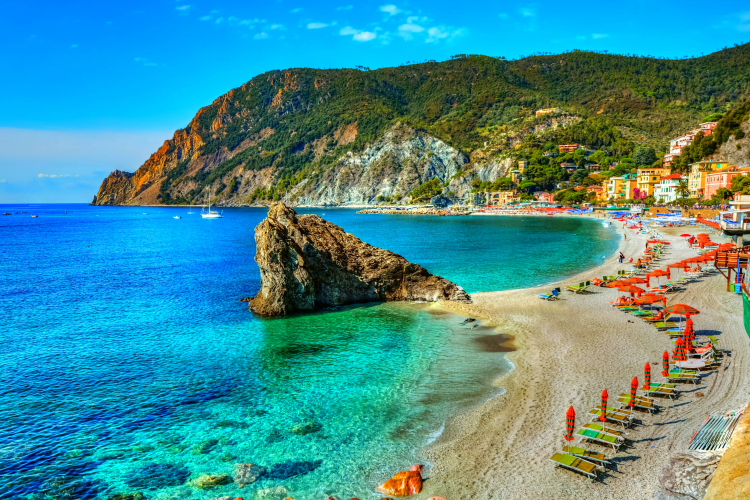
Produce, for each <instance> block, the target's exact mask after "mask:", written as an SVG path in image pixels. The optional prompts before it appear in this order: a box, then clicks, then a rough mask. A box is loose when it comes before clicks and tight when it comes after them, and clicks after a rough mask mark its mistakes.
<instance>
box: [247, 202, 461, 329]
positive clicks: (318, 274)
mask: <svg viewBox="0 0 750 500" xmlns="http://www.w3.org/2000/svg"><path fill="white" fill-rule="evenodd" d="M255 240H256V244H257V253H256V256H255V260H256V261H257V262H258V266H259V267H260V273H261V279H262V287H261V290H260V293H258V295H257V296H256V297H254V298H252V299H251V301H250V307H251V308H252V309H253V311H255V312H256V313H258V314H262V315H267V316H283V315H287V314H290V313H293V312H296V311H312V310H314V309H320V308H325V307H331V306H342V305H347V304H356V303H364V302H385V301H396V300H410V301H428V302H432V301H438V300H455V301H469V300H470V297H469V295H468V294H467V293H466V292H465V291H464V290H463V289H462V288H460V287H459V286H457V285H456V284H455V283H452V282H450V281H448V280H446V279H444V278H441V277H440V276H435V275H433V274H430V273H429V272H428V271H427V270H426V269H425V268H424V267H422V266H420V265H418V264H414V263H411V262H409V261H408V260H406V259H405V258H403V257H401V256H400V255H397V254H395V253H393V252H390V251H388V250H384V249H382V248H377V247H374V246H372V245H369V244H367V243H365V242H363V241H362V240H360V239H359V238H357V237H356V236H354V235H353V234H350V233H347V232H345V231H344V229H343V228H341V227H339V226H337V225H335V224H332V223H331V222H328V221H326V220H325V219H323V218H322V217H320V216H319V215H300V214H297V213H296V212H295V211H294V210H293V209H291V208H289V207H288V206H286V205H284V204H283V203H274V204H273V205H272V206H271V208H270V209H269V211H268V217H267V218H266V219H265V220H264V221H263V222H261V223H260V224H259V225H258V227H257V228H256V229H255Z"/></svg>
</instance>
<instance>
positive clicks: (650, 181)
mask: <svg viewBox="0 0 750 500" xmlns="http://www.w3.org/2000/svg"><path fill="white" fill-rule="evenodd" d="M671 173H672V169H669V168H654V167H646V168H639V169H638V191H639V193H638V194H639V196H640V198H646V197H648V196H653V195H654V192H655V187H654V186H656V185H657V184H659V182H661V178H662V177H665V176H667V175H669V174H671ZM644 193H645V194H644Z"/></svg>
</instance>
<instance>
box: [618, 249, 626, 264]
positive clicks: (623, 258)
mask: <svg viewBox="0 0 750 500" xmlns="http://www.w3.org/2000/svg"><path fill="white" fill-rule="evenodd" d="M619 260H620V264H622V261H624V260H625V255H623V253H622V252H620V258H619Z"/></svg>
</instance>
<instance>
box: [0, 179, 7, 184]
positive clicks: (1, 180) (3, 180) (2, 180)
mask: <svg viewBox="0 0 750 500" xmlns="http://www.w3.org/2000/svg"><path fill="white" fill-rule="evenodd" d="M2 182H8V181H6V180H5V179H0V183H2Z"/></svg>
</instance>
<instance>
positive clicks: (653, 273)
mask: <svg viewBox="0 0 750 500" xmlns="http://www.w3.org/2000/svg"><path fill="white" fill-rule="evenodd" d="M646 276H648V277H649V278H661V277H662V276H666V277H667V278H669V271H664V270H662V269H657V270H656V271H651V272H650V273H648V274H647V275H646Z"/></svg>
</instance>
